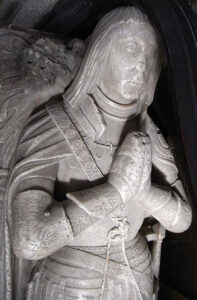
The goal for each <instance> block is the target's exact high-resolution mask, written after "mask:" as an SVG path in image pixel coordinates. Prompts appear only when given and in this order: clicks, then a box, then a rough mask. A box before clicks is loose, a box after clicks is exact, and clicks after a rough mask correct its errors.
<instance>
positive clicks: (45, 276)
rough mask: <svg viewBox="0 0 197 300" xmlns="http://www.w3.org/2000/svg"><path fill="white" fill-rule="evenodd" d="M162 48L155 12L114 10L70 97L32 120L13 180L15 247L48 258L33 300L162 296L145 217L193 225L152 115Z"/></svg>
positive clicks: (93, 41) (32, 257)
mask: <svg viewBox="0 0 197 300" xmlns="http://www.w3.org/2000/svg"><path fill="white" fill-rule="evenodd" d="M161 56H162V46H161V42H160V39H159V37H158V34H157V32H156V31H155V29H154V28H153V27H152V25H151V24H150V22H149V20H148V17H147V16H146V15H145V14H144V13H142V12H141V11H140V10H139V9H138V8H135V7H121V8H117V9H114V10H113V11H111V12H109V13H108V14H107V15H105V16H104V17H103V18H102V19H101V20H100V22H99V23H98V25H97V26H96V28H95V30H94V32H93V34H92V36H91V38H90V40H89V41H88V46H87V49H86V53H85V55H84V58H83V61H82V63H81V66H80V68H79V70H78V73H77V75H76V76H75V78H74V80H73V81H72V83H71V84H70V86H69V87H68V88H67V89H66V91H65V93H64V95H63V96H62V97H61V96H60V95H58V91H57V92H55V93H54V94H55V97H53V99H52V100H50V101H49V102H48V104H46V105H45V106H44V108H42V109H39V110H37V111H36V112H35V113H33V114H32V115H31V117H30V118H29V120H28V122H27V124H26V126H25V128H24V130H23V133H22V134H21V138H20V143H19V145H18V150H17V153H16V155H15V163H14V168H13V171H12V174H11V176H10V181H9V188H8V200H9V202H8V220H9V228H10V233H11V238H12V247H13V250H14V253H15V255H16V257H18V258H19V262H21V261H23V260H29V261H35V262H37V261H38V262H37V263H36V267H35V269H34V272H33V273H32V277H31V281H30V282H29V284H28V285H27V286H26V299H32V300H33V299H34V300H44V299H51V300H57V299H67V300H68V299H84V300H85V299H106V300H112V299H122V300H126V299H128V300H129V299H136V300H138V299H139V300H142V299H143V300H145V299H147V300H148V299H153V275H154V272H153V265H152V261H151V253H150V250H149V247H148V245H147V242H146V240H145V238H144V237H143V235H142V234H140V232H139V231H140V228H141V227H142V224H143V222H144V219H145V218H148V217H153V218H154V219H156V220H157V221H158V222H159V223H160V224H161V225H162V226H163V227H164V228H165V229H167V230H169V231H172V232H177V233H178V232H182V231H184V230H186V229H187V228H188V227H189V225H190V223H191V208H190V205H189V203H188V201H187V198H186V196H185V193H184V191H183V188H182V185H181V182H180V180H179V178H178V172H177V168H176V165H175V163H174V159H173V156H172V154H171V151H170V149H169V147H168V145H167V143H166V142H165V140H164V138H163V137H162V135H161V133H160V132H159V130H158V128H157V127H156V125H155V124H154V123H153V121H152V120H151V118H150V117H149V116H148V114H147V108H148V106H149V105H150V104H151V102H152V100H153V96H154V92H155V87H156V84H157V80H158V77H159V74H160V70H161ZM35 80H36V78H35ZM39 80H40V79H39ZM40 86H42V83H41V84H40ZM46 88H47V87H46ZM56 90H57V88H56ZM32 92H33V91H32ZM60 92H61V91H60ZM154 169H156V170H157V173H159V174H160V175H159V177H160V178H158V177H157V176H155V177H153V176H151V175H152V171H154ZM161 178H162V180H161ZM161 182H162V184H161ZM21 299H22V298H21Z"/></svg>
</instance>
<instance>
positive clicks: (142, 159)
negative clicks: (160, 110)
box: [108, 132, 152, 202]
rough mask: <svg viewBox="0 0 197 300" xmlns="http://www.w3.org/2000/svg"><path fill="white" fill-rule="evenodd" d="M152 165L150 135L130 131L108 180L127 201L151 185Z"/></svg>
mask: <svg viewBox="0 0 197 300" xmlns="http://www.w3.org/2000/svg"><path fill="white" fill-rule="evenodd" d="M151 166H152V162H151V142H150V138H149V136H147V135H145V134H143V133H141V132H132V133H129V134H128V135H127V136H126V138H125V140H124V141H123V143H122V145H121V147H120V149H119V150H118V152H117V155H116V157H115V160H114V162H113V164H112V168H111V170H110V175H109V179H108V181H109V182H110V183H111V184H112V185H113V186H114V187H115V188H116V189H118V191H119V192H120V194H121V196H122V199H123V201H124V202H126V201H128V200H129V199H131V198H132V197H133V196H135V195H136V194H138V193H142V192H144V190H146V189H147V185H150V174H151Z"/></svg>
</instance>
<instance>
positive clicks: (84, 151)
mask: <svg viewBox="0 0 197 300" xmlns="http://www.w3.org/2000/svg"><path fill="white" fill-rule="evenodd" d="M46 109H47V111H48V113H49V115H50V117H51V119H52V120H53V122H54V123H55V125H56V126H57V128H58V129H59V131H60V132H61V134H62V135H63V136H64V138H65V140H66V142H67V143H68V144H69V146H70V148H71V150H72V152H73V153H74V155H75V157H76V159H77V160H78V162H79V164H80V165H81V167H82V169H83V171H84V172H85V174H86V175H87V177H88V179H89V181H95V180H97V179H100V178H103V174H102V173H101V171H100V169H99V168H98V166H97V164H96V162H95V161H94V159H93V157H92V155H91V153H90V151H89V150H88V148H87V146H86V145H85V143H84V141H83V139H82V137H81V136H80V134H79V132H78V130H77V128H76V127H75V125H74V124H73V122H72V121H71V119H70V118H69V116H68V114H67V113H66V112H65V110H64V109H63V107H62V106H61V104H60V102H59V101H57V100H53V101H51V102H49V103H48V104H47V105H46Z"/></svg>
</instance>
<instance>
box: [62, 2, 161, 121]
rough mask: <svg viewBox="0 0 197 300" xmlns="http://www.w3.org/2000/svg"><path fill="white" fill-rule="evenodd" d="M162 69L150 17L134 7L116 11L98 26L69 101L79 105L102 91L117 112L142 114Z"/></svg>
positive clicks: (68, 95) (110, 13) (157, 41)
mask: <svg viewBox="0 0 197 300" xmlns="http://www.w3.org/2000/svg"><path fill="white" fill-rule="evenodd" d="M160 68H161V67H160V42H159V38H158V36H157V34H156V31H155V30H154V28H153V27H152V25H151V24H150V22H149V20H148V17H147V16H146V15H145V14H144V13H142V12H141V11H140V10H139V9H138V8H135V7H132V6H129V7H121V8H116V9H114V10H112V11H111V12H109V13H108V14H106V15H105V16H104V17H103V18H102V19H101V20H100V22H99V23H98V25H97V26H96V28H95V30H94V32H93V34H92V36H91V39H90V42H89V45H88V48H87V52H86V55H85V57H84V60H83V63H82V66H81V68H80V71H79V73H78V76H77V77H76V79H75V80H74V82H73V84H72V85H71V88H70V90H69V93H67V94H66V98H67V101H71V103H72V105H75V103H77V102H78V100H79V99H80V98H83V97H85V96H86V95H87V94H88V93H93V92H94V90H95V88H99V89H101V90H102V92H103V93H104V94H105V95H106V101H107V99H109V101H112V102H113V104H112V105H113V106H115V105H116V104H117V109H118V107H120V105H121V106H122V105H124V106H125V107H126V106H127V109H128V110H130V111H131V114H134V115H137V114H140V113H142V112H143V111H145V110H146V108H147V106H148V105H150V103H151V102H152V100H153V95H154V90H155V86H156V83H157V79H158V77H159V73H160Z"/></svg>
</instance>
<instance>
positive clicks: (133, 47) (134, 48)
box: [125, 43, 137, 53]
mask: <svg viewBox="0 0 197 300" xmlns="http://www.w3.org/2000/svg"><path fill="white" fill-rule="evenodd" d="M125 50H126V51H128V52H130V53H134V52H136V51H137V45H136V44H135V43H129V44H127V45H126V47H125Z"/></svg>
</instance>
